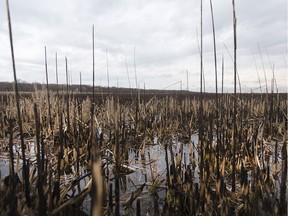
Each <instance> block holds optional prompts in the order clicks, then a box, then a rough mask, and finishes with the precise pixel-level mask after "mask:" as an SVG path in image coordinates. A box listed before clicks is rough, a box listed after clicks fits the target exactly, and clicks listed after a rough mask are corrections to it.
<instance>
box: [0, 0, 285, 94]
mask: <svg viewBox="0 0 288 216" xmlns="http://www.w3.org/2000/svg"><path fill="white" fill-rule="evenodd" d="M5 2H6V1H4V0H1V1H0V81H12V80H13V74H12V63H11V52H10V44H9V34H8V24H7V13H6V3H5ZM213 2H214V3H213V7H214V19H215V28H216V43H217V44H216V46H217V64H218V81H219V89H220V87H221V86H220V83H221V75H222V74H221V73H222V71H221V62H222V56H223V58H224V91H226V92H231V91H232V86H233V61H232V57H231V56H233V31H232V28H233V26H232V1H231V0H217V1H213ZM10 12H11V18H12V25H13V26H12V30H13V39H14V51H15V58H16V69H17V78H18V79H20V80H23V81H26V82H40V83H44V82H45V66H44V60H45V59H44V47H45V46H46V47H47V56H48V73H49V82H50V83H55V82H56V77H55V53H56V52H57V53H58V71H59V81H60V83H64V82H65V56H66V57H67V58H68V70H69V73H70V80H72V82H73V83H79V74H80V72H81V73H82V81H83V83H85V84H92V26H93V25H94V26H95V72H96V80H95V81H96V84H97V85H102V86H108V82H107V65H108V72H109V77H110V84H109V85H110V86H119V87H129V86H131V87H132V88H135V87H136V79H135V68H134V52H135V62H136V75H137V85H138V86H140V88H143V87H144V84H145V87H146V88H147V89H148V88H149V89H151V88H154V89H165V88H167V89H180V88H181V83H182V89H187V88H189V90H191V91H198V90H199V86H200V84H199V80H200V75H199V74H200V54H199V42H200V0H181V1H180V0H179V1H176V0H175V1H172V0H121V1H120V0H118V1H116V0H93V1H92V0H85V1H79V0H78V1H76V0H75V1H70V0H61V1H59V0H41V1H39V0H26V1H20V0H18V1H16V0H10ZM236 16H237V41H238V50H237V58H238V61H237V65H238V73H239V77H240V81H241V86H242V91H246V92H249V91H251V89H252V90H253V91H254V92H259V91H260V89H259V86H260V85H261V86H263V87H262V91H263V90H264V89H265V87H264V86H265V84H266V82H265V75H264V74H265V73H266V80H267V83H268V86H269V87H268V89H269V91H270V89H271V80H272V77H273V72H272V71H273V68H274V74H275V77H276V85H277V87H278V89H279V91H282V92H287V85H288V84H287V82H288V81H287V52H288V51H287V1H286V0H274V1H271V0H253V1H251V0H238V1H237V0H236ZM258 46H259V49H260V52H259V49H258ZM260 53H261V55H262V60H263V64H262V60H261V56H260ZM203 57H204V60H203V61H204V74H205V89H206V91H210V92H212V91H215V87H214V86H215V81H214V80H215V71H214V62H213V61H214V60H213V37H212V25H211V12H210V5H209V1H208V0H203ZM126 60H127V67H126ZM107 63H108V64H107ZM127 68H128V73H127ZM187 71H188V72H187ZM264 72H265V73H264ZM187 74H188V86H187ZM258 74H259V76H258ZM128 76H129V79H128ZM258 77H259V78H260V80H259V79H258ZM129 81H130V83H129ZM180 81H181V82H180ZM259 81H260V84H259Z"/></svg>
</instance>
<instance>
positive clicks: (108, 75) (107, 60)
mask: <svg viewBox="0 0 288 216" xmlns="http://www.w3.org/2000/svg"><path fill="white" fill-rule="evenodd" d="M106 63H107V82H108V92H109V86H110V85H109V65H108V54H107V49H106Z"/></svg>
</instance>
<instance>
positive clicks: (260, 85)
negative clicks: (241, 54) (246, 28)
mask: <svg viewBox="0 0 288 216" xmlns="http://www.w3.org/2000/svg"><path fill="white" fill-rule="evenodd" d="M252 56H253V59H254V64H255V67H256V71H257V76H258V82H259V88H260V92H261V95H262V87H261V80H260V76H259V71H258V67H257V63H256V60H255V56H254V53H253V52H252Z"/></svg>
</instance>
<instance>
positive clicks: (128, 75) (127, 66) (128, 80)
mask: <svg viewBox="0 0 288 216" xmlns="http://www.w3.org/2000/svg"><path fill="white" fill-rule="evenodd" d="M125 62H126V71H127V78H128V82H129V88H131V83H130V77H129V71H128V63H127V58H126V55H125Z"/></svg>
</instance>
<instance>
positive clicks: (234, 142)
mask: <svg viewBox="0 0 288 216" xmlns="http://www.w3.org/2000/svg"><path fill="white" fill-rule="evenodd" d="M232 5H233V32H234V112H233V159H232V192H235V189H236V182H235V168H236V167H235V165H236V164H235V159H236V158H235V156H236V130H237V124H236V111H237V98H236V96H237V94H236V93H237V92H236V82H237V60H236V57H237V56H236V50H237V33H236V24H237V18H236V13H235V0H232Z"/></svg>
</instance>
